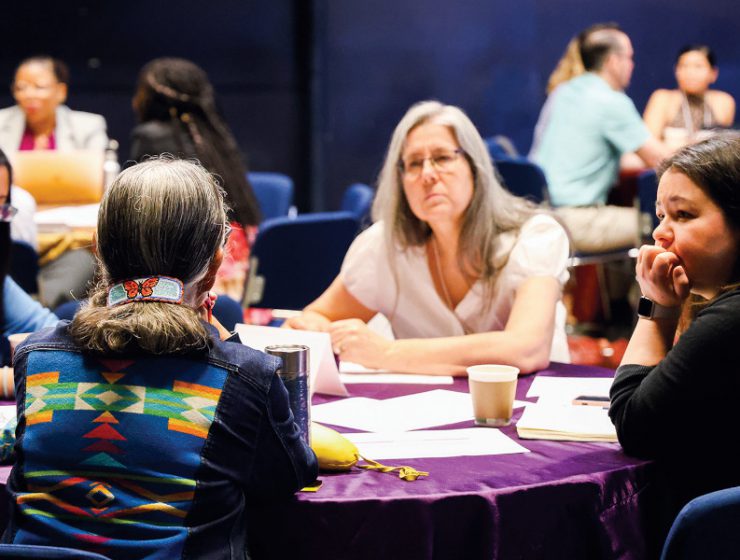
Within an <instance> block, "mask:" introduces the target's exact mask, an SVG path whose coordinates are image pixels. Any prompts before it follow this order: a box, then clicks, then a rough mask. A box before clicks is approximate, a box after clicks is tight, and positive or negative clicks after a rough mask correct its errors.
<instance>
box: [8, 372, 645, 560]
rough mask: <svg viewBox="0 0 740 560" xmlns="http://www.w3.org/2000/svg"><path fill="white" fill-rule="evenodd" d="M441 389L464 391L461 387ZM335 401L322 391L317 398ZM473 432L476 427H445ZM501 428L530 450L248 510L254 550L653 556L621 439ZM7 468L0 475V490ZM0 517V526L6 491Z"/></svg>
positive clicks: (437, 462) (344, 482)
mask: <svg viewBox="0 0 740 560" xmlns="http://www.w3.org/2000/svg"><path fill="white" fill-rule="evenodd" d="M538 375H566V376H573V377H576V376H587V377H588V376H611V375H613V372H612V371H611V370H607V369H603V368H589V367H583V366H570V365H558V364H553V365H552V366H551V367H550V368H549V369H547V370H545V371H542V372H540V373H539V374H538ZM533 379H534V376H527V377H522V378H520V379H519V384H518V388H517V398H518V399H521V400H525V395H526V393H527V391H528V389H529V386H530V385H531V383H532V380H533ZM435 388H438V387H434V386H429V385H425V386H419V385H386V386H381V385H350V386H349V389H350V392H351V393H352V395H353V396H365V397H373V398H390V397H396V396H401V395H407V394H412V393H417V392H421V391H427V390H432V389H435ZM444 388H449V389H451V390H455V391H462V392H467V390H468V389H467V381H466V380H456V381H455V384H454V385H453V386H446V387H444ZM328 400H331V399H329V398H325V397H321V396H317V397H315V399H314V402H315V403H316V404H318V403H320V402H327V401H328ZM409 414H413V411H409ZM519 415H521V410H519V411H515V415H514V419H515V420H516V419H518V417H519ZM472 425H473V423H472V420H471V421H470V422H463V423H459V424H454V425H450V426H444V428H452V427H455V428H463V427H471V426H472ZM339 429H340V431H341V430H342V428H339ZM481 429H488V428H481ZM344 431H347V430H344ZM503 431H504V432H505V433H506V434H508V435H509V436H511V437H512V438H514V439H516V440H517V441H519V443H521V444H522V445H523V446H524V447H526V448H528V449H529V450H531V453H524V454H513V455H496V456H479V457H456V458H443V459H408V460H407V459H404V460H403V461H400V462H394V461H391V460H388V461H384V462H385V463H388V464H408V465H411V466H414V467H416V468H417V469H420V470H426V471H429V472H430V476H429V477H428V478H421V479H419V480H417V481H415V482H404V481H403V480H401V479H399V478H397V475H395V474H394V473H378V472H371V471H364V470H360V469H353V470H352V471H351V472H349V473H343V474H333V475H322V476H321V479H322V480H323V486H322V488H321V490H319V492H317V493H315V494H309V493H301V494H299V495H297V496H296V497H295V498H291V499H289V500H286V501H282V502H279V503H277V502H276V503H273V504H267V505H264V504H261V505H259V506H254V507H251V508H250V509H249V519H248V527H249V538H250V552H251V553H252V555H253V557H254V558H255V559H256V560H260V559H274V558H302V559H311V558H316V559H321V560H335V559H340V558H348V559H352V560H360V559H365V558H367V559H372V560H380V559H386V558H387V559H397V558H398V559H403V560H416V559H425V560H426V559H465V560H467V559H471V560H473V559H490V558H496V559H507V560H508V559H511V558H522V559H524V558H547V559H555V558H563V559H565V558H567V559H580V558H582V559H588V560H593V559H598V558H630V559H641V558H645V557H647V556H648V553H647V550H649V549H650V548H654V543H651V542H650V538H651V535H650V534H649V531H648V526H649V517H650V514H651V508H652V503H653V501H654V500H653V496H652V494H653V492H652V488H651V477H652V476H653V471H654V469H653V465H652V464H651V463H649V462H646V461H639V460H635V459H631V458H629V457H627V456H625V455H624V454H623V453H622V451H621V449H620V448H619V446H618V445H617V444H605V443H569V442H554V441H552V442H551V441H533V440H519V439H518V437H517V435H516V429H515V427H514V426H513V425H512V426H509V427H507V428H504V429H503ZM6 470H9V468H0V476H2V478H3V480H2V482H3V483H4V478H5V477H6V476H7V473H6V472H5V471H6ZM3 475H4V476H3ZM3 490H4V486H3ZM0 510H2V511H0V523H1V524H2V528H4V526H5V517H6V515H7V495H6V494H5V492H4V491H1V492H0Z"/></svg>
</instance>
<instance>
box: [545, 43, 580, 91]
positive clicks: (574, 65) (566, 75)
mask: <svg viewBox="0 0 740 560" xmlns="http://www.w3.org/2000/svg"><path fill="white" fill-rule="evenodd" d="M585 71H586V69H585V68H584V67H583V60H582V59H581V42H580V40H579V36H575V37H573V38H572V39H571V40H570V41H568V45H567V46H566V47H565V52H564V53H563V56H561V57H560V60H558V63H557V65H556V66H555V70H553V71H552V74H550V78H549V79H548V80H547V95H550V94H551V93H552V92H553V91H555V88H556V87H558V86H559V85H560V84H562V83H564V82H567V81H568V80H570V79H572V78H575V77H576V76H580V75H581V74H583V73H584V72H585Z"/></svg>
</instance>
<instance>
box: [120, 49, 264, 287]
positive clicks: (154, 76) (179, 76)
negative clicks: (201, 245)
mask: <svg viewBox="0 0 740 560" xmlns="http://www.w3.org/2000/svg"><path fill="white" fill-rule="evenodd" d="M133 107H134V112H135V113H136V117H137V119H138V120H139V123H140V124H138V125H137V126H136V127H135V128H134V130H133V132H132V133H131V155H130V159H132V160H134V161H142V160H143V159H144V158H145V157H147V156H151V155H158V154H163V153H170V154H174V155H176V156H178V157H184V158H197V159H198V160H199V161H200V162H201V163H202V164H203V166H204V167H205V168H206V169H208V171H210V172H211V173H214V174H216V175H217V176H219V177H220V178H221V182H222V185H223V187H224V189H225V190H226V199H227V202H228V203H229V206H230V207H231V210H230V211H229V219H230V220H231V221H232V227H233V228H234V230H233V233H232V235H231V237H230V239H229V246H228V250H227V251H226V255H225V262H224V266H222V267H221V270H220V271H219V278H218V279H219V288H220V291H224V292H226V293H228V294H229V295H232V296H233V297H235V298H236V299H239V300H240V299H241V291H242V289H243V287H244V282H245V279H246V270H247V259H248V257H249V246H250V245H251V243H252V242H253V240H254V236H255V235H256V231H257V230H256V226H257V225H258V224H259V222H260V209H259V204H258V203H257V199H256V198H255V196H254V193H253V192H252V187H251V186H250V184H249V181H248V179H247V168H246V166H245V165H244V160H243V159H242V156H241V154H240V152H239V146H238V145H237V143H236V139H235V138H234V135H233V134H232V133H231V130H230V129H229V127H228V125H227V124H226V122H225V121H224V119H223V118H222V117H221V115H220V114H219V111H218V110H217V107H216V97H215V92H214V89H213V86H212V85H211V82H210V80H209V79H208V75H207V74H206V73H205V71H204V70H203V69H202V68H200V67H199V66H197V65H196V64H194V63H193V62H190V61H189V60H185V59H182V58H157V59H154V60H152V61H151V62H149V63H147V64H146V65H145V66H144V67H143V68H142V69H141V72H140V73H139V81H138V84H137V86H136V93H135V94H134V99H133Z"/></svg>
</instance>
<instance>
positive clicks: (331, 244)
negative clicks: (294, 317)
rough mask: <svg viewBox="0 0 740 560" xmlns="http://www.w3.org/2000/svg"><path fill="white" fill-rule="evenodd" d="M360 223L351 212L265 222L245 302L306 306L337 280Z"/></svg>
mask: <svg viewBox="0 0 740 560" xmlns="http://www.w3.org/2000/svg"><path fill="white" fill-rule="evenodd" d="M359 227H360V224H359V222H358V221H357V219H356V218H355V216H354V214H352V213H350V212H318V213H313V214H299V215H298V216H296V217H295V218H275V219H272V220H267V221H265V222H263V224H262V225H261V227H260V229H259V232H258V233H257V239H256V240H255V242H254V245H253V246H252V252H251V255H250V259H249V260H250V270H249V277H248V278H247V285H246V288H245V290H244V294H245V295H244V302H243V304H244V306H245V307H250V306H253V307H265V308H271V309H303V308H304V307H305V306H306V305H308V304H309V303H311V302H312V301H313V300H314V299H316V298H317V297H318V296H319V295H321V294H322V293H323V291H324V290H325V289H326V288H327V287H328V286H329V284H331V283H332V281H333V280H334V278H336V276H337V274H338V273H339V269H340V267H341V265H342V260H343V259H344V255H345V253H346V252H347V249H349V246H350V244H351V243H352V240H353V239H354V238H355V235H357V232H358V230H359Z"/></svg>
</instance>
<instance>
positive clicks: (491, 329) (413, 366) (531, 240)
mask: <svg viewBox="0 0 740 560" xmlns="http://www.w3.org/2000/svg"><path fill="white" fill-rule="evenodd" d="M373 219H374V221H375V224H374V225H373V226H372V227H370V228H369V229H367V230H365V231H364V232H363V233H361V234H360V235H359V236H358V237H357V239H356V240H355V241H354V242H353V244H352V246H351V247H350V249H349V251H348V252H347V256H346V257H345V259H344V264H343V265H342V271H341V273H340V275H339V276H338V277H337V279H336V280H334V282H333V283H332V285H331V286H330V287H329V288H328V289H327V290H326V292H324V293H323V294H322V295H321V296H320V297H319V298H318V299H317V300H316V301H314V302H313V303H312V304H310V305H309V306H308V307H307V308H306V309H304V311H303V314H302V315H301V316H299V317H295V318H293V319H290V320H289V321H288V324H287V326H289V327H293V328H301V329H310V330H322V331H328V332H329V333H331V337H332V343H333V345H334V348H335V351H336V352H337V353H338V354H339V356H340V357H341V359H343V360H348V361H351V362H355V363H359V364H362V365H364V366H367V367H371V368H379V369H387V370H390V371H394V372H411V373H431V374H446V375H450V374H452V375H464V374H465V368H466V367H467V366H470V365H473V364H485V363H504V364H511V365H514V366H516V367H518V368H520V370H521V371H522V372H523V373H528V372H532V371H535V370H538V369H541V368H544V367H546V366H547V364H548V363H549V362H550V360H551V359H552V360H557V361H561V362H567V361H569V360H570V357H569V354H568V346H567V343H566V338H565V308H564V307H563V304H562V302H561V293H562V288H563V285H564V284H565V282H566V281H567V279H568V272H567V268H566V267H567V260H568V254H569V243H568V238H567V235H566V233H565V231H564V230H563V228H562V227H561V226H560V225H559V224H558V222H557V221H555V219H553V218H552V217H551V216H549V215H547V214H545V213H543V212H541V211H537V210H536V209H535V207H534V206H532V205H531V204H530V203H528V202H527V201H525V200H523V199H521V198H517V197H515V196H513V195H511V194H510V193H508V192H507V191H506V190H504V189H503V187H502V186H501V185H500V184H499V183H498V181H497V180H496V176H495V173H494V171H493V167H492V164H491V159H490V156H489V155H488V151H487V150H486V146H485V144H484V142H483V140H482V139H481V137H480V134H479V133H478V131H477V130H476V128H475V126H474V125H473V123H472V122H470V119H468V117H467V116H466V115H465V114H464V113H463V112H462V111H461V110H460V109H458V108H457V107H453V106H450V105H442V104H441V103H437V102H435V101H427V102H423V103H418V104H416V105H414V106H413V107H411V109H409V111H408V112H407V113H406V115H405V116H404V117H403V119H401V122H400V123H399V124H398V126H396V129H395V131H394V132H393V136H392V138H391V142H390V146H389V148H388V155H387V156H386V160H385V163H384V165H383V169H382V171H381V173H380V178H379V186H378V194H377V196H376V198H375V202H374V205H373ZM376 313H382V314H383V315H385V316H386V317H387V318H388V319H389V320H390V323H391V326H392V328H393V333H394V335H395V337H396V339H397V340H388V339H386V338H384V337H381V336H380V335H378V334H375V333H374V332H372V331H371V330H370V329H369V328H368V327H367V325H366V322H367V321H368V320H370V319H371V318H372V317H373V315H375V314H376Z"/></svg>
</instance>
